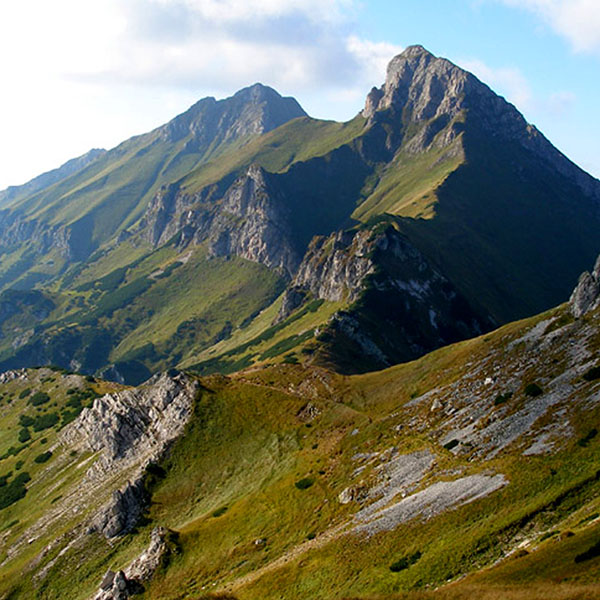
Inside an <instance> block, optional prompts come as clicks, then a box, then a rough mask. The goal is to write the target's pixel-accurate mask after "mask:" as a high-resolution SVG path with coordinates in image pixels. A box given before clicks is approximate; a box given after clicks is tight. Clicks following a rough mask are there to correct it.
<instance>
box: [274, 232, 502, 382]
mask: <svg viewBox="0 0 600 600" xmlns="http://www.w3.org/2000/svg"><path fill="white" fill-rule="evenodd" d="M309 295H311V296H313V297H316V298H321V299H324V300H329V301H345V302H348V303H349V308H348V309H346V310H343V311H340V312H338V313H336V314H335V315H334V316H333V317H332V319H331V320H330V322H329V324H328V325H327V327H326V328H325V329H324V330H323V331H322V332H321V334H320V336H319V339H320V341H322V342H323V344H324V348H325V350H319V353H320V354H321V356H326V357H327V358H326V362H332V363H334V364H335V365H336V366H337V367H338V368H340V369H342V370H345V371H356V370H358V371H360V370H363V369H364V368H365V367H366V366H367V365H368V367H369V368H373V367H374V366H379V367H381V366H385V365H389V364H393V363H395V362H399V361H401V360H410V359H413V358H416V357H417V356H420V355H421V354H424V353H425V352H427V351H429V350H432V349H434V348H437V347H439V346H442V345H444V344H447V343H451V342H452V341H457V340H460V339H464V338H467V337H471V336H473V335H477V334H479V333H481V332H482V331H484V330H486V329H488V328H489V327H490V326H491V323H490V321H489V320H488V319H486V318H485V317H483V316H481V315H479V314H478V313H477V312H476V311H475V310H474V309H473V308H472V307H471V306H469V304H468V302H467V301H466V300H465V299H464V297H462V295H461V294H460V293H459V292H458V291H457V290H456V289H455V287H454V286H453V285H452V283H451V282H450V281H449V280H448V279H447V278H446V277H444V275H443V274H441V273H440V272H439V271H438V270H437V269H436V268H435V267H433V266H432V265H431V264H430V263H429V262H428V261H427V260H426V258H425V257H424V256H423V255H422V254H421V253H420V252H419V251H418V250H417V249H416V248H415V247H414V246H413V245H412V244H411V243H410V242H409V241H408V240H407V239H406V238H405V237H404V236H403V235H402V234H401V233H400V232H399V231H398V230H397V229H396V228H395V227H394V226H393V225H390V224H388V225H386V224H385V223H381V224H379V225H376V226H374V227H373V228H365V229H360V230H350V231H345V232H340V233H336V234H333V235H331V236H330V237H328V238H319V239H316V240H315V241H314V242H313V243H312V244H311V246H310V249H309V250H308V252H307V253H306V255H305V257H304V260H303V261H302V264H301V265H300V267H299V269H298V272H297V274H296V276H295V278H294V280H293V282H292V284H291V286H290V288H288V290H287V291H286V296H285V298H284V301H283V306H282V310H281V312H280V314H279V316H278V320H282V319H284V318H286V317H287V316H288V315H289V314H290V313H291V312H292V311H293V310H294V309H295V308H297V307H298V306H299V305H300V304H301V303H302V302H303V301H304V299H305V298H306V297H308V296H309Z"/></svg>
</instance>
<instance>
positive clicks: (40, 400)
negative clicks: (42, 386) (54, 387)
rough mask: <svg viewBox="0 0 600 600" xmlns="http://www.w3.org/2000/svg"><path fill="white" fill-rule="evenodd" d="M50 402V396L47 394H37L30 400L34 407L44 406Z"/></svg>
mask: <svg viewBox="0 0 600 600" xmlns="http://www.w3.org/2000/svg"><path fill="white" fill-rule="evenodd" d="M49 401H50V396H49V395H48V394H46V392H36V393H35V394H33V396H31V398H30V399H29V404H31V405H32V406H41V405H42V404H46V402H49Z"/></svg>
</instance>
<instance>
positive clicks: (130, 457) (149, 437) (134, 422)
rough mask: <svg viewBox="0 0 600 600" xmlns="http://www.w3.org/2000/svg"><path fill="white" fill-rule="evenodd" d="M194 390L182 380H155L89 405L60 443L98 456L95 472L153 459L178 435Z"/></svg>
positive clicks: (192, 383) (165, 377) (162, 377)
mask: <svg viewBox="0 0 600 600" xmlns="http://www.w3.org/2000/svg"><path fill="white" fill-rule="evenodd" d="M196 389H197V382H196V381H195V380H193V379H191V378H189V377H188V376H187V375H184V374H179V375H176V376H174V377H171V376H169V375H167V374H161V375H155V376H154V377H152V378H151V379H150V380H148V382H146V384H144V385H142V386H140V387H138V388H135V389H131V390H125V391H123V392H118V393H115V394H106V395H104V396H102V397H101V398H97V399H96V400H94V404H93V405H92V406H91V407H90V408H86V409H84V410H83V411H82V413H81V415H79V417H78V418H77V420H76V421H74V423H72V424H71V425H70V426H69V427H68V428H66V429H65V431H64V432H63V439H64V440H65V441H66V442H67V443H69V444H73V445H79V446H83V447H84V448H86V449H89V450H91V451H92V452H101V460H99V461H97V462H96V463H95V468H96V469H97V470H102V471H106V470H108V469H110V468H112V467H113V466H114V464H115V463H117V462H120V463H127V462H129V461H137V460H139V459H140V458H141V457H142V456H144V457H147V459H148V460H156V458H157V457H158V456H159V455H160V454H161V452H162V451H163V449H164V447H165V445H166V444H167V443H168V442H169V441H171V440H173V439H174V438H175V437H177V436H178V435H179V434H180V433H181V432H182V431H183V428H184V426H185V424H186V423H187V421H188V419H189V417H190V416H191V413H192V406H193V400H194V396H195V392H196ZM99 463H100V464H99ZM96 465H98V466H96Z"/></svg>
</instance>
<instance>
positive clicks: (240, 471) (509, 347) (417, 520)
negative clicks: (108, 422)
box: [0, 307, 600, 600]
mask: <svg viewBox="0 0 600 600" xmlns="http://www.w3.org/2000/svg"><path fill="white" fill-rule="evenodd" d="M597 319H598V314H597V312H595V313H592V314H590V315H588V316H586V317H585V318H583V319H581V320H579V321H576V322H573V320H572V318H571V317H570V316H569V313H568V311H567V309H566V308H565V307H561V308H559V309H555V310H553V311H550V312H548V313H545V314H542V315H540V316H538V317H534V318H531V319H528V320H526V321H522V322H518V323H514V324H510V325H507V326H505V327H504V328H502V329H499V330H498V331H495V332H493V333H491V334H488V335H486V336H482V337H480V338H476V339H473V340H469V341H466V342H462V343H460V344H457V345H453V346H448V347H446V348H443V349H440V350H438V351H436V352H434V353H432V354H429V355H427V356H425V357H423V358H421V359H419V360H418V361H415V362H412V363H407V364H404V365H400V366H397V367H393V368H391V369H388V370H385V371H382V372H376V373H370V374H366V375H361V376H353V377H342V376H339V375H336V374H334V373H331V372H328V371H326V370H323V369H319V368H307V367H303V366H300V365H281V366H277V367H271V368H267V369H259V370H256V369H254V370H249V371H245V372H244V371H242V372H241V373H239V374H237V375H235V376H232V377H230V378H226V377H223V376H218V375H215V376H210V377H204V378H202V379H200V386H201V387H200V389H199V393H198V395H197V399H196V401H195V405H194V412H193V416H192V418H191V420H190V421H189V423H188V425H187V427H186V430H185V434H184V435H183V437H181V438H180V439H179V440H178V441H176V442H175V444H174V445H173V447H172V448H171V450H170V452H169V453H168V455H167V456H166V457H165V458H164V459H163V460H162V461H161V462H160V463H159V464H158V465H156V466H153V467H152V468H151V469H149V471H148V474H147V479H146V489H147V490H148V493H149V495H150V496H149V498H150V500H149V503H148V504H147V506H148V509H147V512H146V515H145V517H144V519H143V520H142V521H141V522H140V524H139V526H138V528H137V529H136V530H135V531H134V532H133V533H131V534H128V535H125V536H122V537H119V538H116V539H115V540H113V541H111V542H110V543H109V542H107V541H106V540H104V539H103V538H102V537H101V536H100V535H99V534H97V533H88V534H84V535H83V536H81V535H79V534H75V533H73V534H71V533H69V531H71V528H73V527H75V529H74V530H73V531H74V532H76V531H81V530H78V529H77V523H81V522H83V523H85V520H86V518H88V517H87V516H86V515H90V514H92V513H93V511H94V507H93V506H92V505H87V504H86V505H85V506H84V505H82V506H81V510H80V511H79V514H78V515H74V516H72V517H68V518H66V517H65V518H64V519H63V520H62V525H61V530H60V532H58V531H56V530H47V529H44V528H43V526H42V524H43V522H44V518H45V517H44V515H45V514H50V513H49V512H48V511H52V510H57V511H61V510H64V508H61V506H62V504H61V494H62V495H63V496H64V497H65V498H68V497H69V490H70V489H71V488H70V487H69V486H83V488H82V489H85V486H87V485H89V484H87V483H85V481H83V480H81V479H80V477H81V474H82V473H83V472H85V469H86V468H87V466H86V467H85V468H78V467H83V465H84V464H85V465H89V464H90V463H89V455H86V454H79V453H78V452H72V451H71V450H70V447H69V445H68V444H66V445H64V444H62V445H60V446H56V445H55V444H54V440H55V439H56V438H55V437H54V436H55V435H56V433H55V430H56V429H57V428H59V427H60V424H58V425H55V426H54V428H52V427H51V428H50V429H47V430H44V433H43V435H44V436H45V437H46V441H45V442H41V435H42V433H35V426H34V428H33V431H34V433H33V435H32V439H33V441H31V442H29V441H28V442H25V448H23V449H21V446H22V445H23V444H22V443H19V442H18V441H17V439H16V436H17V434H18V428H19V427H20V425H19V424H18V423H17V421H18V420H19V419H21V417H20V415H22V414H32V415H33V417H34V418H38V417H37V416H36V415H37V414H39V415H44V414H46V413H47V412H48V411H52V410H54V411H57V412H59V413H62V412H64V410H63V409H62V408H61V407H62V406H63V404H64V402H65V399H69V398H71V397H73V395H74V394H73V393H71V392H69V390H70V389H72V386H73V383H74V382H75V380H71V379H69V378H74V377H75V378H76V376H73V375H64V374H61V373H52V372H50V371H48V370H46V371H38V372H36V371H29V372H28V373H27V374H26V375H25V376H24V377H23V379H15V380H12V381H8V382H6V383H4V384H2V394H3V402H2V414H3V415H4V416H3V417H2V419H3V421H2V422H3V429H2V430H3V432H5V433H4V435H5V436H6V439H5V441H3V442H2V443H3V447H4V448H5V449H7V448H9V447H10V446H13V447H14V448H15V450H12V451H9V452H8V455H7V456H6V455H5V457H4V458H2V460H0V470H1V473H2V475H6V474H9V473H11V472H12V473H13V475H10V474H9V475H8V477H7V481H8V485H10V484H11V483H10V482H12V481H13V480H14V477H15V474H16V473H17V472H22V471H23V470H25V471H27V473H29V475H30V476H31V480H30V481H29V482H26V483H25V486H26V490H27V491H26V493H25V497H24V498H22V499H19V500H17V501H16V502H14V503H13V504H11V505H10V506H9V507H8V508H4V509H0V514H1V517H2V519H3V523H4V525H3V530H4V533H3V535H4V540H5V546H4V548H5V550H4V552H5V553H6V552H7V549H8V548H14V550H11V552H10V553H9V554H4V556H3V557H2V558H3V560H4V561H5V562H3V565H2V567H1V569H0V593H3V594H4V595H7V597H15V598H20V597H28V595H29V596H30V597H31V595H32V594H34V593H35V594H36V595H37V597H40V598H48V599H51V598H52V599H53V598H61V599H79V598H81V599H82V600H83V599H84V598H88V597H90V596H91V595H92V594H93V593H94V590H96V589H98V586H99V583H100V580H101V578H102V574H103V573H104V571H105V570H106V569H107V568H109V567H110V568H112V569H119V568H123V567H125V566H126V565H127V564H129V562H131V561H132V560H133V558H134V557H135V556H137V555H139V554H140V552H141V551H142V550H143V548H144V547H145V546H146V544H147V543H148V539H149V536H150V531H151V530H152V529H153V528H154V527H156V526H158V525H160V526H163V527H167V528H168V529H169V530H170V531H171V532H173V533H172V534H170V535H171V539H172V544H173V546H172V548H171V553H170V555H169V558H168V559H165V561H164V562H163V563H162V566H160V567H159V570H158V571H157V573H156V574H155V576H154V578H153V579H152V581H151V582H148V583H146V584H144V588H145V589H144V591H143V593H142V594H141V595H140V596H139V597H140V598H153V599H157V600H158V599H160V600H163V599H164V600H166V599H175V598H180V599H185V598H204V597H206V598H210V597H215V598H216V597H229V596H231V597H235V598H238V599H240V600H244V599H245V598H248V599H250V598H257V597H261V598H267V599H268V598H294V599H302V598H307V599H309V598H315V597H319V598H341V597H349V598H350V597H352V598H386V599H388V598H389V599H392V598H410V599H413V598H414V599H416V598H433V599H437V598H440V599H450V598H452V599H462V598H466V597H473V595H475V596H476V597H481V598H486V599H487V598H489V599H492V598H499V597H502V598H504V597H506V598H510V599H512V598H514V599H523V600H524V599H529V598H531V599H533V598H540V597H548V598H565V599H566V598H593V597H594V595H595V594H597V591H598V584H597V581H598V569H599V568H600V563H599V561H600V556H599V555H598V553H597V550H594V548H597V535H598V512H599V510H600V507H599V504H598V502H599V501H598V498H600V496H599V494H598V491H599V489H598V486H599V485H600V483H599V481H600V480H599V479H598V460H599V456H598V452H599V447H598V439H599V438H598V435H597V429H598V426H599V421H598V419H599V418H600V413H599V410H598V406H597V402H596V396H597V385H598V383H597V381H598V379H597V371H598V369H597V364H596V363H597V350H598V348H599V347H600V332H599V330H598V327H597V322H598V321H597ZM567 340H578V344H577V345H575V346H570V345H569V344H568V343H566V341H567ZM592 367H594V368H592ZM488 378H489V380H488ZM79 381H80V380H79ZM84 385H88V384H86V383H85V382H84ZM104 385H106V384H101V383H95V384H92V389H93V390H94V392H95V393H96V392H97V391H100V390H101V389H104V390H105V389H106V387H104V388H102V386H104ZM27 387H29V388H31V391H30V392H29V393H28V394H26V392H25V388H27ZM83 389H84V390H85V389H86V388H85V387H84V388H83ZM38 390H39V391H44V392H46V393H47V394H48V397H49V400H47V401H45V403H44V404H42V405H40V407H41V408H42V412H40V413H37V412H36V408H35V406H31V401H30V400H28V399H27V398H29V397H30V396H31V397H32V394H34V393H36V392H38ZM77 394H80V392H77ZM86 394H87V392H86ZM67 405H69V402H67ZM46 406H49V407H50V408H49V409H47V408H46ZM467 424H469V425H467ZM30 431H32V429H31V426H30ZM13 438H14V439H13ZM40 444H41V445H40ZM44 447H47V448H51V449H52V456H51V458H50V459H48V461H47V462H46V463H41V465H42V466H41V468H40V466H39V465H38V463H36V462H35V460H34V459H35V457H37V456H38V455H40V453H42V451H43V450H44ZM17 460H22V461H23V463H22V466H21V467H19V469H20V471H17V463H16V461H17ZM92 460H93V459H92ZM470 481H479V482H483V483H485V485H484V487H483V488H482V490H481V491H480V492H479V494H480V496H477V493H478V492H476V491H472V492H469V491H468V488H465V489H464V490H463V491H462V492H458V491H453V490H455V489H456V490H459V489H462V486H463V485H466V483H465V482H470ZM444 482H445V483H444ZM492 482H493V485H494V486H495V487H493V486H492ZM486 485H487V486H492V487H487V488H486V487H485V486H486ZM439 486H449V487H447V491H446V492H444V494H443V495H442V496H436V498H437V499H436V500H435V501H433V500H432V501H431V503H428V502H427V501H425V504H423V505H419V502H421V501H420V500H419V499H420V498H427V497H428V496H427V494H429V495H434V494H435V490H437V489H441V488H439ZM454 486H456V487H454ZM0 489H4V488H0ZM444 489H446V488H444ZM460 493H462V494H464V496H460ZM344 494H345V497H344ZM455 494H459V495H458V496H456V500H455V501H454V502H455V503H454V504H453V502H452V501H450V500H449V499H451V498H454V497H455V496H454V495H455ZM469 494H471V495H469ZM473 494H474V496H473ZM86 497H87V496H86ZM432 498H433V496H432ZM461 498H462V500H461ZM32 502H35V506H36V508H35V510H32V509H31V507H32V504H31V503H32ZM86 502H88V501H86ZM448 502H449V504H448ZM419 506H421V508H419ZM52 507H55V509H54V508H52ZM386 507H387V508H388V509H390V507H397V508H396V509H395V510H397V511H398V510H399V511H400V512H397V513H393V514H396V515H397V516H396V517H395V519H397V521H392V523H393V525H390V526H388V525H385V524H383V525H379V524H380V523H384V522H381V521H380V520H378V519H380V518H381V515H383V514H386V513H385V512H381V511H385V510H386ZM413 507H415V508H413ZM415 511H416V512H415ZM402 515H405V516H402ZM36 522H37V525H36V524H35V523H36ZM381 527H382V528H381ZM36 528H38V530H39V533H38V534H37V535H34V534H33V532H34V531H36ZM59 533H61V534H62V535H61V536H59V537H57V535H58V534H59ZM23 535H27V536H32V537H33V539H34V541H33V542H31V543H30V544H23V543H22V541H21V542H20V541H19V540H22V536H23ZM38 536H39V537H38ZM53 540H54V541H53ZM70 544H71V545H70ZM46 547H48V548H49V550H47V551H45V552H44V551H43V549H44V548H46ZM34 558H35V560H34ZM36 573H38V575H36ZM39 573H41V574H39ZM469 573H470V574H471V575H469V576H468V577H466V578H463V576H464V575H465V574H469ZM439 586H441V587H439ZM438 587H439V590H438V591H436V592H434V591H433V590H434V589H435V588H438ZM34 590H35V592H34ZM219 593H220V594H222V595H221V596H219V595H218V594H219ZM11 594H12V595H11ZM223 594H229V596H223Z"/></svg>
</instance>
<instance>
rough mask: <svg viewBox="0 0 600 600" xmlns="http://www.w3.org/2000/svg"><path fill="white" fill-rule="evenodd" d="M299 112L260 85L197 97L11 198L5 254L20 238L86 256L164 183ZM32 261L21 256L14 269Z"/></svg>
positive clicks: (35, 246)
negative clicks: (70, 170) (51, 181)
mask: <svg viewBox="0 0 600 600" xmlns="http://www.w3.org/2000/svg"><path fill="white" fill-rule="evenodd" d="M303 115H305V113H304V111H303V110H302V108H301V107H300V106H299V105H298V103H297V102H296V101H295V100H293V99H292V98H282V97H281V96H280V95H279V94H277V92H275V91H274V90H272V89H271V88H268V87H266V86H262V85H260V84H256V85H254V86H252V87H249V88H245V89H243V90H240V91H239V92H238V93H237V94H235V95H234V96H233V97H231V98H227V99H225V100H220V101H217V100H215V99H214V98H205V99H203V100H200V101H199V102H198V103H196V104H194V105H193V106H192V107H191V108H190V109H188V110H187V111H186V112H185V113H183V114H181V115H179V116H178V117H176V118H175V119H173V120H172V121H170V122H169V123H167V124H166V125H163V126H161V127H158V128H157V129H155V130H154V131H151V132H150V133H147V134H144V135H141V136H137V137H134V138H131V139H130V140H128V141H126V142H123V143H122V144H121V145H119V146H117V147H116V148H114V149H112V150H110V151H109V152H107V153H105V154H104V155H103V156H101V157H99V158H98V159H97V160H94V161H93V162H92V163H91V164H89V165H88V166H83V168H81V169H79V170H77V171H76V172H75V173H74V174H73V175H71V176H70V177H66V178H62V179H60V180H59V181H58V182H57V183H56V184H55V185H48V186H45V187H43V188H42V189H40V190H39V191H36V192H35V193H33V194H29V195H27V196H25V197H21V198H20V199H19V200H18V201H15V202H13V203H12V205H11V206H10V210H7V211H6V212H5V214H4V215H3V225H2V227H1V228H0V244H1V246H2V247H3V248H4V249H5V253H6V252H8V253H9V257H10V251H11V249H12V248H13V247H14V245H15V244H19V243H20V244H25V245H27V244H30V245H31V246H32V250H31V251H30V252H31V253H33V256H35V257H36V258H37V259H38V260H39V256H40V255H42V256H43V255H44V254H46V253H48V252H50V251H51V250H52V249H53V248H58V249H60V250H61V252H62V254H63V255H65V256H66V258H67V259H70V260H82V259H86V258H87V257H88V256H89V255H90V254H91V253H92V252H93V251H94V250H95V249H96V248H97V247H98V246H99V245H101V244H102V243H103V242H106V241H107V240H109V239H110V238H112V237H113V236H114V235H115V234H117V233H119V232H120V231H121V230H122V229H124V228H125V227H127V226H128V225H130V224H131V223H133V222H135V220H136V219H137V218H139V216H140V214H141V212H142V211H143V210H144V209H145V207H146V204H147V203H148V201H149V199H150V198H151V197H152V196H153V195H154V194H155V193H156V192H157V191H158V190H159V188H160V186H161V185H162V184H164V183H168V182H169V181H172V180H174V179H177V178H179V177H181V176H182V175H184V174H186V173H187V172H189V170H190V169H192V168H193V167H195V166H197V165H198V164H201V163H202V162H204V161H206V160H208V159H209V158H210V157H213V156H216V155H218V154H219V153H220V152H222V151H223V150H224V149H225V148H228V147H229V148H231V147H239V146H242V145H243V144H244V143H246V142H247V141H248V140H249V139H251V138H252V137H253V136H257V135H260V134H262V133H264V132H267V131H270V130H271V129H273V128H276V127H277V126H279V125H281V124H283V123H285V122H287V121H289V120H290V119H294V118H296V117H300V116H303ZM21 196H23V195H22V194H21ZM4 260H5V261H6V260H7V259H6V258H5V259H4ZM30 266H31V265H29V264H27V263H26V262H24V261H22V262H21V272H19V273H17V275H22V273H23V272H24V271H26V270H27V269H28V268H29V267H30Z"/></svg>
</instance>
